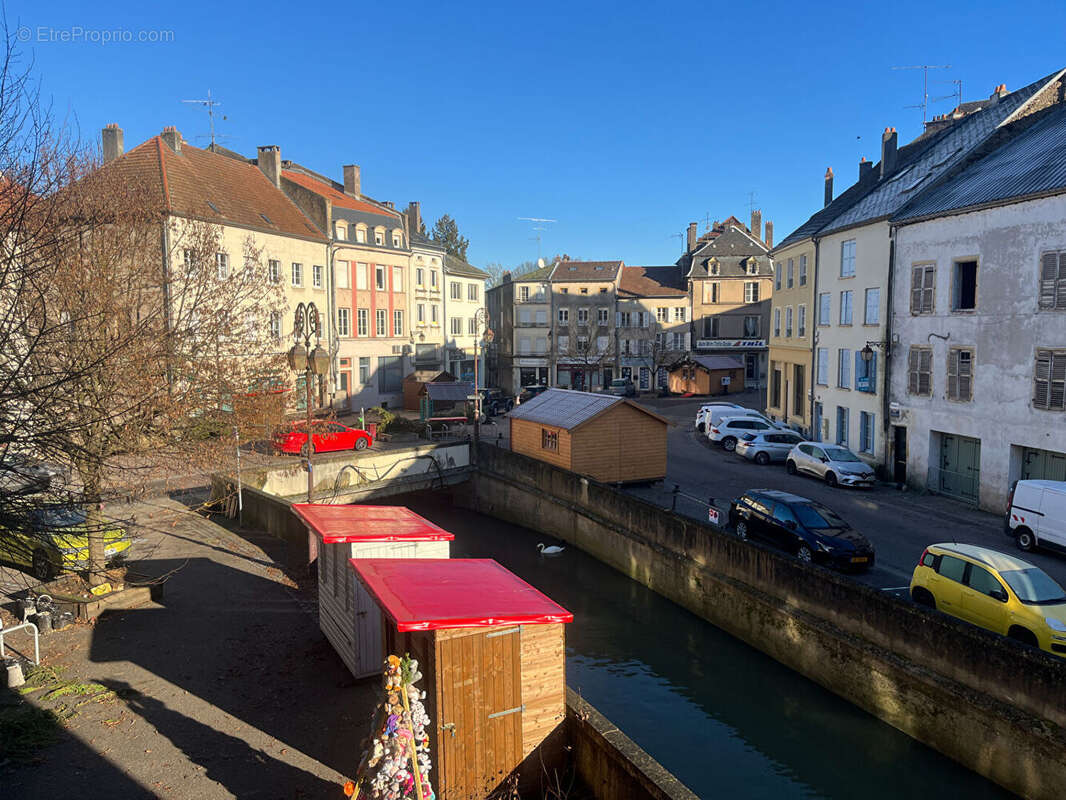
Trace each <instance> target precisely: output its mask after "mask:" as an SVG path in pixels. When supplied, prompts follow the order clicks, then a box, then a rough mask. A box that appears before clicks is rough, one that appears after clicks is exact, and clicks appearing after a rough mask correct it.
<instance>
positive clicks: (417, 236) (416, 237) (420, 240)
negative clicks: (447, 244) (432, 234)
mask: <svg viewBox="0 0 1066 800" xmlns="http://www.w3.org/2000/svg"><path fill="white" fill-rule="evenodd" d="M411 244H412V245H417V246H418V247H428V248H431V249H433V250H440V251H441V252H442V253H443V252H444V246H443V245H442V244H440V243H439V242H435V241H433V240H432V239H430V238H429V237H428V236H423V235H422V234H421V233H419V232H418V231H411Z"/></svg>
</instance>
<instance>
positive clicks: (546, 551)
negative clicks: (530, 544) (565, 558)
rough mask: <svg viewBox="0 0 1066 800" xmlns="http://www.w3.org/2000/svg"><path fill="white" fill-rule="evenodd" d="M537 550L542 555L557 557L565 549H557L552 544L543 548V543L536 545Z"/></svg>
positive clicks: (557, 547)
mask: <svg viewBox="0 0 1066 800" xmlns="http://www.w3.org/2000/svg"><path fill="white" fill-rule="evenodd" d="M537 549H538V550H540V552H541V554H542V555H546V556H557V555H559V553H561V552H563V550H565V549H566V548H565V547H559V546H558V545H554V544H553V545H548V546H545V545H544V543H543V542H538V543H537Z"/></svg>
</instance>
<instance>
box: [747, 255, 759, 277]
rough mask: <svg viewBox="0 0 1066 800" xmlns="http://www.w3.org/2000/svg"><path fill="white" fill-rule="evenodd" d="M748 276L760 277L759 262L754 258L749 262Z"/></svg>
mask: <svg viewBox="0 0 1066 800" xmlns="http://www.w3.org/2000/svg"><path fill="white" fill-rule="evenodd" d="M748 274H749V275H758V274H759V262H758V261H756V260H755V259H754V258H753V259H751V260H750V261H748Z"/></svg>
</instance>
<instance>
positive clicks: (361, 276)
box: [355, 261, 370, 292]
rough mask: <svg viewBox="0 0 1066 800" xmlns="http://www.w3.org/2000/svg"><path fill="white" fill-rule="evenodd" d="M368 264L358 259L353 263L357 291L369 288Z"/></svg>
mask: <svg viewBox="0 0 1066 800" xmlns="http://www.w3.org/2000/svg"><path fill="white" fill-rule="evenodd" d="M369 273H370V265H369V264H367V263H366V262H364V261H358V262H356V264H355V288H356V290H357V291H360V292H365V291H368V290H369V289H370V274H369Z"/></svg>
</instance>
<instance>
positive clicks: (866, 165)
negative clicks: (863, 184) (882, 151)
mask: <svg viewBox="0 0 1066 800" xmlns="http://www.w3.org/2000/svg"><path fill="white" fill-rule="evenodd" d="M873 168H874V162H872V161H867V160H866V156H863V157H862V159H861V160H860V161H859V180H860V181H862V180H865V179H866V176H867V175H869V174H870V172H872V171H873Z"/></svg>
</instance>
